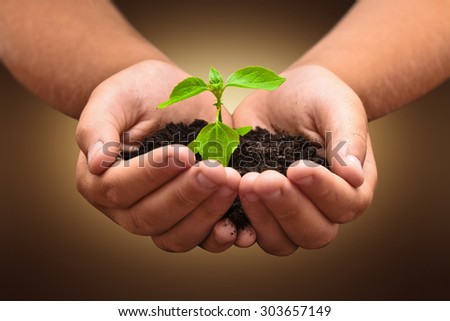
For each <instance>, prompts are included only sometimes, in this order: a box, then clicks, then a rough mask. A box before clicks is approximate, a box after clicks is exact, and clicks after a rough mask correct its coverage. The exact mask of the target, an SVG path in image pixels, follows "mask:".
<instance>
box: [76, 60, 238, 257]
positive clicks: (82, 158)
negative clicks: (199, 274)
mask: <svg viewBox="0 0 450 321" xmlns="http://www.w3.org/2000/svg"><path fill="white" fill-rule="evenodd" d="M187 76H188V75H187V74H186V73H185V72H183V71H182V70H180V69H179V68H178V67H176V66H174V65H172V64H169V63H166V62H162V61H152V60H149V61H144V62H141V63H138V64H136V65H133V66H131V67H129V68H127V69H125V70H123V71H121V72H119V73H117V74H115V75H114V76H112V77H110V78H109V79H107V80H105V81H104V82H103V83H101V84H100V85H99V86H98V87H97V88H96V89H95V90H94V91H93V93H92V95H91V97H90V99H89V101H88V103H87V105H86V107H85V108H84V110H83V112H82V114H81V117H80V120H79V124H78V127H77V142H78V145H79V147H80V149H81V152H80V155H79V159H78V164H77V187H78V190H79V191H80V193H81V194H82V195H83V196H84V197H85V198H86V199H87V200H88V201H89V202H90V203H91V204H93V205H94V206H95V207H96V208H98V209H99V210H100V211H102V212H103V213H105V214H106V215H107V216H108V217H109V218H111V219H112V220H114V221H115V222H116V223H118V224H120V225H121V226H123V227H124V228H125V229H127V230H128V231H130V232H132V233H136V234H140V235H149V236H152V238H153V241H154V242H155V244H156V245H157V246H158V247H160V248H162V249H164V250H167V251H174V252H184V251H187V250H190V249H192V248H194V247H195V246H197V245H201V246H202V247H203V248H205V249H206V250H209V251H212V252H220V251H223V250H225V249H227V248H228V247H230V246H231V245H233V244H234V243H235V242H237V240H239V239H240V238H239V237H238V235H237V233H236V231H235V229H234V227H233V226H232V225H230V224H226V222H225V221H224V220H221V218H222V216H223V214H224V213H225V212H226V211H227V209H228V208H229V207H230V205H231V204H232V202H233V201H234V199H235V198H236V196H237V194H238V186H239V182H240V175H239V174H238V173H237V172H236V171H235V170H233V169H231V168H224V167H223V166H221V165H220V164H218V163H216V162H200V163H197V164H196V163H195V157H194V155H193V153H192V152H191V151H190V150H189V149H188V148H187V147H185V146H181V145H172V146H167V147H162V148H157V149H155V150H153V151H151V152H149V153H147V154H144V155H140V156H138V157H136V158H133V159H131V160H127V161H125V160H123V159H121V160H117V156H118V154H119V152H120V151H121V150H126V149H129V148H134V147H133V146H135V145H136V143H137V142H139V141H141V140H142V139H143V138H144V137H146V136H148V135H149V134H151V133H152V132H154V131H156V130H157V129H159V128H162V127H164V126H165V125H166V124H167V123H169V122H175V123H177V122H184V123H190V122H192V121H193V120H194V119H196V118H200V119H204V120H207V121H211V120H213V119H214V117H215V108H214V106H212V104H213V97H212V95H208V93H204V94H201V95H199V96H196V97H193V98H191V99H189V100H188V101H184V102H180V103H178V104H177V105H176V106H172V107H170V108H166V109H164V110H157V108H156V106H157V105H158V104H159V103H161V102H163V101H165V100H167V98H168V97H169V95H170V93H171V91H172V89H173V87H174V86H175V85H176V84H177V83H178V82H180V81H181V80H183V79H184V78H186V77H187ZM227 119H228V122H230V117H229V115H224V120H225V121H226V120H227ZM238 243H239V242H238ZM244 245H245V244H244Z"/></svg>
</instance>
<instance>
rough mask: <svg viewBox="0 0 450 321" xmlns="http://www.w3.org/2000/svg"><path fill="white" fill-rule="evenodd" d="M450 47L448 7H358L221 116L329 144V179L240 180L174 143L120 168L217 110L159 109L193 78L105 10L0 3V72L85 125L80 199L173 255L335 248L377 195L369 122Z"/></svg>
mask: <svg viewBox="0 0 450 321" xmlns="http://www.w3.org/2000/svg"><path fill="white" fill-rule="evenodd" d="M61 26H64V28H61ZM36 35H38V36H36ZM448 39H450V1H449V0H429V1H426V2H424V1H423V0H361V1H358V2H356V3H355V5H354V7H353V8H352V9H351V10H350V11H349V13H348V14H347V15H346V16H345V17H344V18H343V19H342V20H341V21H340V22H339V23H338V24H337V25H336V26H335V27H334V28H333V30H331V31H330V32H329V33H328V35H326V36H325V37H324V38H323V39H322V40H321V41H320V42H318V43H317V44H316V45H315V46H314V47H313V48H311V49H310V50H309V51H308V52H307V53H306V54H305V55H303V56H302V57H300V58H299V59H298V60H297V61H296V62H294V63H293V64H292V66H290V67H289V68H288V69H287V70H286V71H285V72H284V73H283V75H284V76H285V77H287V79H288V80H287V81H286V83H285V84H283V86H282V87H280V89H279V90H277V91H275V92H270V93H267V92H255V93H254V94H252V95H251V96H249V97H248V98H247V99H246V100H245V101H243V102H242V104H241V105H240V106H239V107H238V109H237V111H236V113H235V115H233V118H232V119H231V117H230V116H229V115H226V116H225V117H224V120H225V122H227V123H228V124H232V125H234V126H236V127H239V126H244V125H249V124H250V125H259V126H262V127H266V128H268V129H269V130H272V131H274V130H283V131H287V132H290V133H294V134H295V133H306V134H307V135H309V136H310V137H311V138H312V139H314V140H316V141H319V142H321V143H322V144H323V146H325V151H326V156H327V158H328V159H329V161H330V163H331V165H332V167H331V172H330V171H327V170H325V169H324V168H321V167H315V166H313V165H312V164H311V163H308V162H299V163H297V164H294V165H293V166H292V167H291V168H289V170H288V172H287V177H284V176H282V175H280V174H278V173H275V172H271V171H268V172H264V173H262V174H258V173H250V174H247V175H245V176H244V177H242V178H240V177H239V175H237V173H236V172H235V171H233V170H232V169H229V168H223V167H222V166H220V165H217V164H205V163H201V164H198V165H196V164H194V162H193V155H192V153H191V152H190V151H189V150H188V149H187V148H183V147H177V146H174V147H172V148H166V149H165V150H164V149H160V150H155V151H154V152H152V153H151V154H149V155H146V156H142V157H140V158H138V159H135V160H131V161H130V162H128V163H125V162H116V157H115V156H116V155H117V153H118V151H119V150H120V149H121V148H132V146H133V145H135V142H136V141H138V140H139V139H141V138H142V137H143V136H146V135H148V134H150V133H151V132H152V131H154V130H156V129H158V128H160V127H162V126H164V125H165V124H166V123H167V122H169V121H186V122H188V121H190V120H192V119H194V118H203V119H205V120H212V119H213V118H214V108H212V107H211V104H212V103H213V98H212V96H208V95H207V94H206V93H205V94H202V95H199V96H198V97H196V98H192V100H189V102H188V104H195V105H196V106H197V107H198V108H196V109H195V110H194V109H189V108H183V107H184V106H187V104H186V103H184V102H182V103H180V104H179V106H176V107H174V108H168V109H166V110H164V111H158V113H156V111H155V107H156V105H157V104H158V103H161V102H162V101H165V100H166V99H167V97H168V96H169V94H170V91H171V89H172V88H173V86H174V85H175V84H176V83H177V82H179V81H180V80H182V79H183V78H185V77H186V76H187V74H186V73H185V72H183V71H182V70H181V69H180V68H179V67H177V66H176V65H175V64H174V63H172V62H171V61H170V59H168V58H167V57H166V56H165V55H164V54H163V53H161V52H160V51H159V50H158V49H157V48H155V47H154V46H153V45H152V44H151V43H150V42H148V41H147V40H146V39H144V38H143V37H142V36H140V35H139V34H138V33H137V32H136V31H135V30H134V29H133V28H132V27H131V26H130V25H129V24H128V23H127V21H126V20H125V19H124V18H123V17H122V16H121V14H120V13H119V12H118V11H117V10H116V8H115V7H114V6H113V5H112V4H111V3H110V2H109V1H105V0H98V1H89V0H61V1H51V0H42V1H32V0H14V1H13V0H3V1H1V2H0V56H1V59H2V62H3V63H4V65H5V66H6V67H7V68H8V69H9V70H10V72H11V73H12V74H13V76H14V77H15V78H16V79H17V80H18V81H20V82H21V83H22V84H23V85H24V86H25V87H26V88H28V89H29V90H30V91H31V92H33V93H34V94H36V95H37V96H39V97H41V98H42V99H43V100H45V101H46V102H48V103H49V104H50V105H51V106H53V107H54V108H56V109H57V110H59V111H61V112H63V113H65V114H67V115H69V116H71V117H74V118H79V126H78V129H77V133H76V136H77V141H78V144H79V146H80V150H81V152H80V156H79V161H78V165H77V186H78V189H79V191H80V192H81V194H82V195H83V196H84V197H85V198H86V199H87V200H88V201H89V202H90V203H91V204H93V205H94V206H95V207H96V208H98V209H99V210H101V211H102V212H104V213H105V214H106V215H107V216H108V217H110V218H111V219H112V220H114V221H115V222H117V223H118V224H120V225H122V226H123V227H124V228H126V229H127V230H129V231H130V232H132V233H137V234H141V235H150V236H151V237H152V239H153V241H154V242H155V244H156V245H157V246H159V247H160V248H162V249H164V250H167V251H175V252H183V251H187V250H189V249H191V248H193V247H195V246H197V245H200V246H201V247H203V248H204V249H206V250H208V251H211V252H221V251H224V250H226V249H227V248H229V247H230V246H232V245H233V244H235V245H237V246H242V247H246V246H250V245H251V244H252V243H253V242H254V241H255V236H256V235H257V239H256V241H257V242H258V244H259V246H260V247H261V248H262V249H263V250H265V251H266V252H268V253H271V254H276V255H288V254H291V253H293V252H294V251H295V250H296V249H297V248H298V247H303V248H319V247H322V246H324V245H326V244H327V243H328V242H330V241H331V240H332V239H333V238H334V237H335V236H336V233H337V231H338V226H339V224H341V223H345V222H349V221H351V220H353V219H355V218H356V217H358V216H359V215H361V213H362V212H363V211H364V210H365V209H366V208H367V207H368V206H369V205H370V202H371V200H372V197H373V192H374V189H375V186H376V179H377V173H376V165H375V160H374V155H373V152H372V148H371V145H370V136H369V133H368V131H367V121H368V120H371V119H376V118H378V117H382V116H384V115H386V114H388V113H390V112H392V111H394V110H396V109H398V108H399V107H401V106H404V105H405V104H407V103H409V102H411V101H412V100H414V99H416V98H418V97H420V96H421V95H423V94H424V93H426V92H428V91H429V90H431V89H432V88H434V87H435V86H437V85H439V84H440V83H441V82H443V81H444V80H445V79H447V78H448V76H449V75H450V42H449V41H448ZM80 40H82V41H80ZM300 120H301V121H300ZM124 132H128V133H129V134H128V136H123V133H124ZM327 133H331V135H330V134H327ZM122 136H123V138H124V139H122ZM341 143H342V144H343V145H342V146H341V145H339V144H341ZM339 146H340V147H339ZM338 147H339V148H338ZM161 164H164V165H161ZM125 172H126V174H125ZM136 182H139V184H138V183H136ZM130 184H131V186H133V188H132V189H130V188H129V186H130ZM238 193H239V195H240V197H241V200H242V202H243V206H244V209H245V211H246V213H247V215H248V216H249V218H250V220H251V223H252V227H251V229H250V230H249V231H243V232H241V233H240V234H237V233H233V232H234V230H235V229H234V227H233V226H232V225H230V224H229V222H228V223H227V222H226V221H220V217H221V214H223V212H224V211H225V210H226V208H227V207H229V206H230V204H231V202H232V200H233V199H234V197H235V196H236V195H238ZM167 200H171V202H167ZM213 203H214V206H213V205H212V204H213ZM168 204H169V205H168ZM156 209H161V211H159V210H156ZM163 213H170V215H165V216H164V215H163ZM255 232H256V233H255Z"/></svg>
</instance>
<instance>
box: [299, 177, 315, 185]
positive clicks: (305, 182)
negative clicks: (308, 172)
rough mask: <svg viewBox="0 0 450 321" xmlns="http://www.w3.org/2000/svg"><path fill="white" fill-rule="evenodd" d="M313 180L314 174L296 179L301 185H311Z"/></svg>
mask: <svg viewBox="0 0 450 321" xmlns="http://www.w3.org/2000/svg"><path fill="white" fill-rule="evenodd" d="M312 182H313V177H312V176H305V177H302V178H299V179H296V180H295V183H296V184H297V185H301V186H309V185H311V184H312Z"/></svg>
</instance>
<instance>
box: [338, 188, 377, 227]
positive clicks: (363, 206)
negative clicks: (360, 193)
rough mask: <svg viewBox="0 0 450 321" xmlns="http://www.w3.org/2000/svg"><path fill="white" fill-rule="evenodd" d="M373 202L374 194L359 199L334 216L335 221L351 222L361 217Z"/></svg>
mask: <svg viewBox="0 0 450 321" xmlns="http://www.w3.org/2000/svg"><path fill="white" fill-rule="evenodd" d="M371 203H372V195H369V196H367V197H364V198H363V199H359V200H357V201H356V202H354V203H353V204H351V205H350V206H349V208H348V209H347V210H345V211H343V212H341V213H340V214H339V215H336V216H335V217H334V218H333V222H335V223H339V224H345V223H350V222H352V221H354V220H355V219H357V218H358V217H360V216H361V215H362V214H363V213H364V212H365V211H366V210H367V209H368V208H369V206H370V204H371Z"/></svg>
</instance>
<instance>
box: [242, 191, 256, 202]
mask: <svg viewBox="0 0 450 321" xmlns="http://www.w3.org/2000/svg"><path fill="white" fill-rule="evenodd" d="M244 197H245V199H246V200H248V201H250V202H256V201H257V200H259V197H258V196H257V195H256V194H253V193H248V194H245V195H244Z"/></svg>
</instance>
